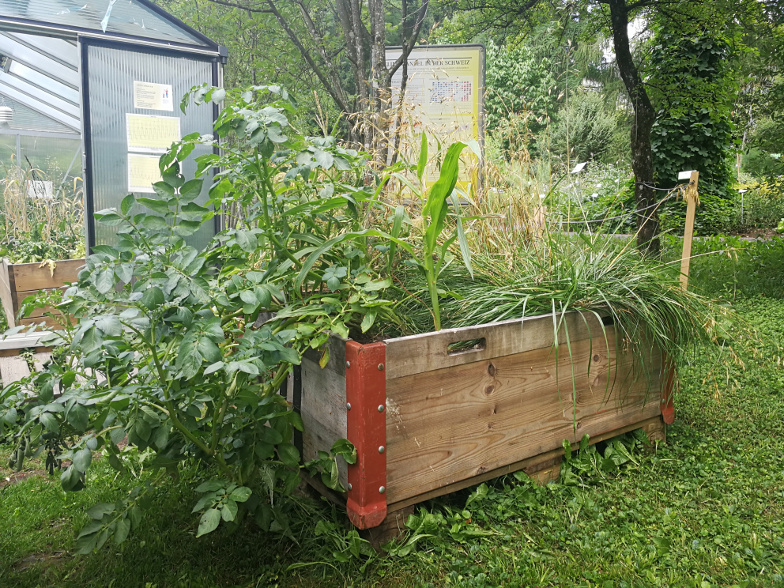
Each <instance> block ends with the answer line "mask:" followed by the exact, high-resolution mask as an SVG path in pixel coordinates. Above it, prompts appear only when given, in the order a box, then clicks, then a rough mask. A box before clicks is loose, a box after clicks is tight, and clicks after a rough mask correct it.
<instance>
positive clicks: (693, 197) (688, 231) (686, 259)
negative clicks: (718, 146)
mask: <svg viewBox="0 0 784 588" xmlns="http://www.w3.org/2000/svg"><path fill="white" fill-rule="evenodd" d="M678 179H679V180H685V179H688V180H689V184H688V186H686V191H685V194H684V196H683V198H684V199H685V200H686V227H685V229H684V231H683V254H682V255H681V288H683V289H684V290H686V289H687V288H688V287H689V265H690V263H691V243H692V240H693V239H694V215H695V214H696V212H697V205H698V204H699V203H700V197H699V193H698V192H697V184H698V183H699V181H700V172H698V171H685V172H681V173H680V174H678Z"/></svg>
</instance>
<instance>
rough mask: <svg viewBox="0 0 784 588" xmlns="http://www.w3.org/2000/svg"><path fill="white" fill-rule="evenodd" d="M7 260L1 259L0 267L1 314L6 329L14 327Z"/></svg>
mask: <svg viewBox="0 0 784 588" xmlns="http://www.w3.org/2000/svg"><path fill="white" fill-rule="evenodd" d="M8 271H9V270H8V260H7V259H3V265H2V267H0V301H1V302H2V303H3V312H4V313H5V316H6V320H7V321H8V327H9V328H13V327H15V326H16V324H15V323H14V318H15V317H16V314H15V313H14V299H13V296H12V294H11V293H12V290H13V289H12V288H11V283H10V281H9V280H10V278H9V273H8Z"/></svg>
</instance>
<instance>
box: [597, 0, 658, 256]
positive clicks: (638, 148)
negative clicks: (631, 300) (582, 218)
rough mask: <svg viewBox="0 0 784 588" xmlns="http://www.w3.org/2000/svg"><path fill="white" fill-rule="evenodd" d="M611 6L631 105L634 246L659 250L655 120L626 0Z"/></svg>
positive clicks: (609, 0)
mask: <svg viewBox="0 0 784 588" xmlns="http://www.w3.org/2000/svg"><path fill="white" fill-rule="evenodd" d="M606 3H607V4H608V5H609V7H610V20H611V23H612V34H613V45H614V48H615V60H616V62H617V63H618V70H619V72H620V74H621V79H622V80H623V83H624V85H625V86H626V91H627V92H628V94H629V99H630V100H631V103H632V108H633V109H634V123H633V124H632V131H631V140H632V170H633V171H634V180H635V182H634V196H635V199H636V202H637V246H638V247H639V248H640V250H641V251H643V252H646V253H649V254H653V255H657V254H658V253H659V247H660V245H659V237H658V233H659V220H658V211H657V210H656V207H655V203H656V192H655V191H654V189H653V185H654V184H653V157H652V153H651V128H652V127H653V123H654V120H655V113H654V111H653V105H652V104H651V100H650V98H649V97H648V93H647V92H646V90H645V86H644V85H643V82H642V79H641V78H640V73H639V71H637V66H635V65H634V60H633V59H632V53H631V50H630V49H629V30H628V27H629V14H628V8H627V6H626V1H625V0H606Z"/></svg>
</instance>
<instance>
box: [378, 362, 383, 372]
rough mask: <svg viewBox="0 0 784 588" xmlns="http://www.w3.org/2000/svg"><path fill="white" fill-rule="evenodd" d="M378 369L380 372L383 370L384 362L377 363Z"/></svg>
mask: <svg viewBox="0 0 784 588" xmlns="http://www.w3.org/2000/svg"><path fill="white" fill-rule="evenodd" d="M378 371H380V372H383V371H384V364H383V363H380V364H378Z"/></svg>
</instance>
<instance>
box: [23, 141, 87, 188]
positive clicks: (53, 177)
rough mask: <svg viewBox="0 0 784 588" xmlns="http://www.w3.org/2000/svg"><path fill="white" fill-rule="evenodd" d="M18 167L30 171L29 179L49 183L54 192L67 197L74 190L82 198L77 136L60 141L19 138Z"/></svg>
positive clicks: (80, 155) (80, 158) (79, 152)
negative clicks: (32, 175) (78, 179)
mask: <svg viewBox="0 0 784 588" xmlns="http://www.w3.org/2000/svg"><path fill="white" fill-rule="evenodd" d="M19 145H20V151H21V155H22V167H23V168H24V169H25V170H28V171H29V170H32V171H33V172H34V175H35V177H34V178H33V179H35V180H40V181H46V182H52V184H53V186H54V187H55V190H56V191H58V192H59V191H60V190H61V189H63V190H66V193H67V194H68V196H71V197H72V196H74V194H75V191H76V192H78V194H79V195H80V196H81V195H82V192H81V190H82V185H81V181H77V182H76V186H74V178H81V176H82V141H81V139H80V138H79V137H78V135H77V136H76V137H74V138H73V139H61V138H56V137H31V136H21V137H19Z"/></svg>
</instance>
